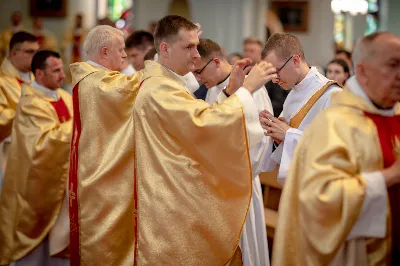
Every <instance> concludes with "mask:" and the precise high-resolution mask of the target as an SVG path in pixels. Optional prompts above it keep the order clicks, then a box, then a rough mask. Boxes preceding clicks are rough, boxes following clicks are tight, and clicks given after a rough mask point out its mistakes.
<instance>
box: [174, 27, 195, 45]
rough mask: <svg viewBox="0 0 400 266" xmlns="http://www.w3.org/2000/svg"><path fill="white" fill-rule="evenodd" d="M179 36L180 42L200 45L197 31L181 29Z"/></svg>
mask: <svg viewBox="0 0 400 266" xmlns="http://www.w3.org/2000/svg"><path fill="white" fill-rule="evenodd" d="M178 36H179V40H180V41H183V42H189V43H193V44H196V45H198V44H199V37H198V35H197V31H195V30H187V29H180V30H179V32H178Z"/></svg>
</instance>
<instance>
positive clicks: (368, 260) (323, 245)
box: [272, 88, 400, 266]
mask: <svg viewBox="0 0 400 266" xmlns="http://www.w3.org/2000/svg"><path fill="white" fill-rule="evenodd" d="M360 90H361V89H360ZM365 97H366V96H365ZM394 112H395V116H383V115H381V114H380V110H379V109H377V108H376V107H375V106H374V105H373V104H372V103H370V102H368V101H367V100H366V99H364V98H362V97H361V96H358V95H357V94H355V93H354V92H352V91H350V89H348V88H345V90H344V91H343V92H342V93H337V94H335V95H333V96H332V107H331V108H329V109H327V110H326V111H324V112H323V113H322V114H320V115H319V116H318V117H317V118H316V119H315V120H314V121H313V122H312V123H311V125H310V126H309V127H308V128H307V129H306V130H305V132H304V135H303V137H302V139H301V141H300V143H299V144H298V146H297V148H296V152H295V156H294V160H293V163H292V165H291V169H290V172H289V176H288V179H287V182H286V183H285V187H284V189H283V194H282V199H281V203H280V206H279V221H278V228H277V231H276V233H275V240H274V251H273V256H272V258H273V265H274V266H289V265H290V266H291V265H300V266H302V265H304V266H320V265H329V266H350V265H351V266H353V265H354V266H364V265H368V266H377V265H393V266H395V265H400V264H398V263H399V261H398V260H397V261H396V258H395V256H397V259H398V258H399V257H398V255H399V254H400V253H399V250H400V249H399V247H398V244H399V240H400V235H399V228H400V227H399V225H400V223H399V219H398V218H399V212H400V208H399V205H400V198H399V195H400V194H399V193H398V192H399V191H400V190H399V185H396V186H394V187H393V188H390V189H389V190H388V195H389V199H390V206H388V210H389V211H388V213H387V219H386V224H387V227H386V233H383V235H382V238H371V237H367V236H360V237H355V238H349V239H348V236H349V234H350V232H351V231H352V229H353V227H354V226H355V224H356V221H357V220H358V218H359V215H360V213H361V208H362V206H363V202H364V199H365V198H366V184H367V183H366V179H365V178H364V177H363V174H365V173H372V172H376V171H381V170H383V169H384V168H386V167H389V166H390V165H391V164H393V163H394V161H395V160H396V158H399V156H400V117H399V116H398V115H399V114H400V104H397V105H396V106H395V109H394ZM396 115H397V116H396ZM395 197H397V198H395ZM373 218H374V217H367V218H366V217H364V219H371V220H372V221H374V219H373ZM392 218H393V220H392ZM375 223H376V222H375ZM392 225H393V226H394V227H393V228H392ZM375 226H385V221H383V223H380V224H376V225H375ZM396 243H397V244H396ZM394 245H396V246H397V247H396V246H394ZM392 251H393V252H392ZM392 254H393V260H392ZM396 254H397V255H396ZM395 261H396V262H395Z"/></svg>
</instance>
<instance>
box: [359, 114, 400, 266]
mask: <svg viewBox="0 0 400 266" xmlns="http://www.w3.org/2000/svg"><path fill="white" fill-rule="evenodd" d="M364 114H365V115H366V116H367V117H368V118H370V119H371V120H372V121H373V122H374V123H375V126H376V128H377V130H378V136H379V141H380V144H381V148H382V154H383V160H384V168H388V167H390V166H391V165H392V164H393V163H394V162H395V161H396V159H399V158H400V157H399V156H400V153H399V151H397V152H396V150H395V149H396V138H397V141H400V115H397V116H382V115H376V114H371V113H367V112H364ZM397 145H399V144H397ZM398 148H399V146H398V147H397V149H398ZM371 152H373V151H371ZM396 153H397V154H396ZM396 157H397V158H396ZM388 193H389V200H390V208H391V214H392V252H393V253H392V265H400V185H399V184H397V185H394V186H392V187H390V188H389V189H388Z"/></svg>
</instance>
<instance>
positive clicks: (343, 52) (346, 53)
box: [336, 49, 351, 60]
mask: <svg viewBox="0 0 400 266" xmlns="http://www.w3.org/2000/svg"><path fill="white" fill-rule="evenodd" d="M338 54H345V55H346V57H347V58H348V59H349V60H351V53H350V52H349V51H347V50H344V49H338V50H336V55H338Z"/></svg>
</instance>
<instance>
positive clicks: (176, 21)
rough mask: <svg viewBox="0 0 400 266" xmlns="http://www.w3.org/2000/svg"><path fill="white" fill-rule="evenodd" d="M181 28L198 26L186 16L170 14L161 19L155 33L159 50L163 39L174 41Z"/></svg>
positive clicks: (190, 28) (191, 28)
mask: <svg viewBox="0 0 400 266" xmlns="http://www.w3.org/2000/svg"><path fill="white" fill-rule="evenodd" d="M181 29H185V30H197V26H196V25H195V24H193V23H192V22H191V21H189V20H187V19H186V18H184V17H181V16H177V15H170V16H166V17H163V18H162V19H160V20H159V21H158V23H157V26H156V30H155V33H154V45H155V47H156V50H157V52H160V51H159V49H160V44H161V43H162V42H163V41H172V39H174V38H175V37H176V36H177V35H178V33H179V30H181Z"/></svg>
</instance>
